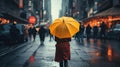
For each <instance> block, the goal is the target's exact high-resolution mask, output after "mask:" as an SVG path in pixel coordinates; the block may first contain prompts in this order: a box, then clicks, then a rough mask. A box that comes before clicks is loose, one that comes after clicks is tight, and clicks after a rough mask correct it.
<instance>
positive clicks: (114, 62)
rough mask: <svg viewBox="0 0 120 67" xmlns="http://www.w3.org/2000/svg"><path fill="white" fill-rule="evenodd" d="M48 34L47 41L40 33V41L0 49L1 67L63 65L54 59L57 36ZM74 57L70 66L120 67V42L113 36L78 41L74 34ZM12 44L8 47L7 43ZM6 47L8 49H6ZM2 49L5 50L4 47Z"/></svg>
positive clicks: (72, 48)
mask: <svg viewBox="0 0 120 67" xmlns="http://www.w3.org/2000/svg"><path fill="white" fill-rule="evenodd" d="M49 39H50V38H49V36H47V37H46V39H45V42H44V45H40V40H39V36H38V35H37V38H36V41H29V42H27V43H23V44H19V46H17V47H14V48H13V47H9V50H8V51H7V52H6V53H0V54H4V55H0V67H59V64H58V63H57V62H55V61H54V57H55V44H56V42H55V41H54V40H52V41H49ZM70 45H71V60H70V61H69V67H120V60H119V59H120V49H119V48H120V45H119V42H118V41H113V40H105V41H102V40H99V39H98V40H94V39H90V40H89V41H87V39H86V38H84V39H83V42H80V43H79V42H77V41H76V39H75V38H72V41H71V42H70ZM7 48H8V47H7ZM3 50H5V49H3ZM0 52H1V51H0Z"/></svg>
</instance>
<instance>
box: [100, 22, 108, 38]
mask: <svg viewBox="0 0 120 67" xmlns="http://www.w3.org/2000/svg"><path fill="white" fill-rule="evenodd" d="M100 28H101V29H100V37H101V39H105V33H106V30H107V25H106V24H105V22H102V24H101V25H100Z"/></svg>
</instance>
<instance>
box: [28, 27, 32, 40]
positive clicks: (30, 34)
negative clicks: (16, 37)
mask: <svg viewBox="0 0 120 67" xmlns="http://www.w3.org/2000/svg"><path fill="white" fill-rule="evenodd" d="M28 33H29V39H30V41H31V40H32V28H31V27H30V28H29V29H28Z"/></svg>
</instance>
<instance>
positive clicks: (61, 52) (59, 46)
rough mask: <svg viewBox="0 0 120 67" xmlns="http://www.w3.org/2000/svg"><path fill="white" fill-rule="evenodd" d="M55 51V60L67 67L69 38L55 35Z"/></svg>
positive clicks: (61, 66)
mask: <svg viewBox="0 0 120 67" xmlns="http://www.w3.org/2000/svg"><path fill="white" fill-rule="evenodd" d="M55 41H56V42H57V43H56V53H55V61H56V62H59V65H60V67H68V60H70V44H69V41H71V38H62V39H60V38H58V37H55Z"/></svg>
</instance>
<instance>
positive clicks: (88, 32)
mask: <svg viewBox="0 0 120 67" xmlns="http://www.w3.org/2000/svg"><path fill="white" fill-rule="evenodd" d="M91 29H92V28H91V26H90V24H88V26H87V27H86V35H87V39H88V40H89V38H90V36H91Z"/></svg>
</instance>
